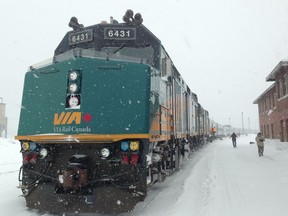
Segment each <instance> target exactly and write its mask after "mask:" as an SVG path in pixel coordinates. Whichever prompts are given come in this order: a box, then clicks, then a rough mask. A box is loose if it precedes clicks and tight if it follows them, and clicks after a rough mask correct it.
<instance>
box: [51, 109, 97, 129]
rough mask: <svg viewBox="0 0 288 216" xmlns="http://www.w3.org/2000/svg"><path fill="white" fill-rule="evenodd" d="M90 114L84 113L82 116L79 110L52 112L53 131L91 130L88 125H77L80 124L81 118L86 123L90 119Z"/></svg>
mask: <svg viewBox="0 0 288 216" xmlns="http://www.w3.org/2000/svg"><path fill="white" fill-rule="evenodd" d="M92 118H93V117H92V116H91V115H90V114H89V113H86V114H85V115H83V116H82V113H81V112H62V113H60V114H59V113H55V114H54V121H53V123H54V127H53V130H54V133H64V132H91V128H90V127H89V126H86V127H78V126H77V125H80V124H81V121H82V119H83V120H84V121H85V122H86V123H87V124H88V123H89V122H90V121H91V120H92Z"/></svg>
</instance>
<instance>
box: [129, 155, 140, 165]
mask: <svg viewBox="0 0 288 216" xmlns="http://www.w3.org/2000/svg"><path fill="white" fill-rule="evenodd" d="M138 161H139V155H138V154H133V155H132V157H131V160H130V164H131V165H133V166H135V165H136V164H137V163H138Z"/></svg>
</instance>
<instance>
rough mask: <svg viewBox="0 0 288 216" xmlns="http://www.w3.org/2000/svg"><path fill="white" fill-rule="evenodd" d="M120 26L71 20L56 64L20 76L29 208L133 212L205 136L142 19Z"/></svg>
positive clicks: (194, 105) (203, 121)
mask: <svg viewBox="0 0 288 216" xmlns="http://www.w3.org/2000/svg"><path fill="white" fill-rule="evenodd" d="M123 20H124V23H118V22H117V21H116V20H113V19H111V21H110V23H100V24H97V25H93V26H89V27H84V26H83V25H81V24H79V23H78V21H77V19H76V18H75V17H73V18H71V20H70V23H69V26H70V27H72V28H73V30H72V31H70V32H68V33H67V34H66V35H65V37H64V38H63V40H62V41H61V43H60V44H59V46H58V47H57V48H56V50H55V53H54V57H53V59H51V61H50V62H45V63H44V64H38V65H35V66H31V67H30V70H29V71H28V72H27V73H26V75H25V83H24V89H23V98H22V109H21V114H20V122H19V129H18V135H17V136H16V139H18V140H19V141H20V142H21V152H22V154H23V166H22V167H21V169H20V171H21V172H20V174H19V180H20V183H21V184H20V187H21V189H22V191H23V195H24V197H25V199H26V204H27V206H28V207H29V208H34V209H40V210H44V211H53V212H80V213H81V212H102V213H115V212H126V211H131V210H132V209H133V207H134V206H135V205H136V204H137V203H138V202H139V201H142V200H144V199H145V197H146V195H147V190H148V189H149V187H150V186H151V185H153V184H154V183H156V182H161V181H163V180H164V179H165V177H166V176H167V175H169V174H171V173H173V171H175V170H177V169H178V167H179V164H180V161H181V154H182V155H184V154H185V151H186V150H187V146H189V145H190V148H191V145H192V140H193V139H192V138H195V137H199V136H204V135H206V134H208V133H209V124H210V123H209V115H208V112H207V111H205V110H204V109H203V108H202V107H201V106H200V104H199V103H198V99H197V95H196V94H194V93H192V92H191V90H190V89H189V87H188V86H187V84H186V83H185V82H184V80H183V78H182V77H181V75H180V74H179V72H178V71H177V69H176V68H175V66H174V65H173V63H172V61H171V59H170V57H169V55H168V54H167V52H166V51H165V49H164V47H163V46H162V45H161V42H160V40H159V39H158V38H157V37H155V36H154V35H153V34H152V33H151V32H150V31H149V30H148V29H147V28H146V27H145V26H143V25H142V21H143V20H142V17H141V15H140V14H135V16H134V15H133V12H132V11H131V10H128V11H127V12H126V14H125V15H124V17H123Z"/></svg>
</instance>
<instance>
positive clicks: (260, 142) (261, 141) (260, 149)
mask: <svg viewBox="0 0 288 216" xmlns="http://www.w3.org/2000/svg"><path fill="white" fill-rule="evenodd" d="M255 140H256V142H257V147H258V154H259V157H262V156H263V152H264V141H265V137H264V136H263V135H262V133H261V132H259V133H258V134H257V136H256V138H255Z"/></svg>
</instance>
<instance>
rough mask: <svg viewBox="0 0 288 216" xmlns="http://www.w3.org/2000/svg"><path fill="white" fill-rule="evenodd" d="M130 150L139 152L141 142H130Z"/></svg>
mask: <svg viewBox="0 0 288 216" xmlns="http://www.w3.org/2000/svg"><path fill="white" fill-rule="evenodd" d="M130 149H131V150H132V151H137V150H139V141H131V142H130Z"/></svg>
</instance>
